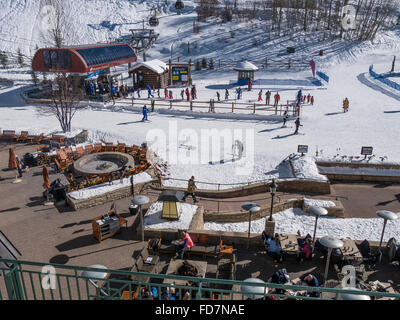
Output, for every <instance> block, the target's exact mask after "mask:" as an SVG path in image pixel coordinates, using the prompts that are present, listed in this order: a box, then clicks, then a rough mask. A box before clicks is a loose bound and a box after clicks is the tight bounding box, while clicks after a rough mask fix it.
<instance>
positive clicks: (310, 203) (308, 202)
mask: <svg viewBox="0 0 400 320" xmlns="http://www.w3.org/2000/svg"><path fill="white" fill-rule="evenodd" d="M304 205H305V206H317V207H323V208H328V207H336V205H335V203H334V202H333V201H329V200H318V199H307V198H304Z"/></svg>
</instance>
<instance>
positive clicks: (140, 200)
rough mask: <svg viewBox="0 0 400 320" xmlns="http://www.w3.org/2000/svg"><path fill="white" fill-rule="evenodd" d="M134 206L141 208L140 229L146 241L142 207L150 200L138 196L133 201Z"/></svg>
mask: <svg viewBox="0 0 400 320" xmlns="http://www.w3.org/2000/svg"><path fill="white" fill-rule="evenodd" d="M131 202H132V204H134V205H138V206H139V216H140V229H141V233H142V241H144V224H143V212H142V205H144V204H147V203H149V198H148V197H146V196H140V195H139V196H136V197H134V198H133V199H132V201H131Z"/></svg>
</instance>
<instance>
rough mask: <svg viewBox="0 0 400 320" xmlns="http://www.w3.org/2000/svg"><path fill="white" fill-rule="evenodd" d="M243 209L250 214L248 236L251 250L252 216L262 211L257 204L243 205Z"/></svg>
mask: <svg viewBox="0 0 400 320" xmlns="http://www.w3.org/2000/svg"><path fill="white" fill-rule="evenodd" d="M242 209H243V210H246V211H248V212H249V230H248V234H247V249H248V248H250V228H251V214H252V213H253V212H257V211H260V209H261V208H260V206H259V205H258V204H257V203H253V202H245V203H243V204H242Z"/></svg>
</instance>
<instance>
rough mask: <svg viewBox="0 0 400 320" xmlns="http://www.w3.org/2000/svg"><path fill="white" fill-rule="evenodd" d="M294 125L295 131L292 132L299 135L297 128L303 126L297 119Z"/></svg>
mask: <svg viewBox="0 0 400 320" xmlns="http://www.w3.org/2000/svg"><path fill="white" fill-rule="evenodd" d="M294 123H295V125H296V130H295V131H294V134H298V133H299V127H300V126H303V125H302V124H300V118H299V117H298V118H297V119H296V121H295V122H294Z"/></svg>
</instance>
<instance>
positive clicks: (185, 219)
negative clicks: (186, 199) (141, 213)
mask: <svg viewBox="0 0 400 320" xmlns="http://www.w3.org/2000/svg"><path fill="white" fill-rule="evenodd" d="M181 207H182V213H181V215H180V217H179V220H168V219H163V218H161V214H162V209H163V203H162V202H160V201H157V202H154V203H153V204H152V205H151V206H150V208H149V211H148V213H147V215H146V216H145V217H144V227H145V228H149V229H181V230H182V229H189V226H190V222H191V221H192V218H193V216H194V214H195V213H196V210H197V208H198V207H197V206H194V205H191V204H188V203H182V204H181Z"/></svg>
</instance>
